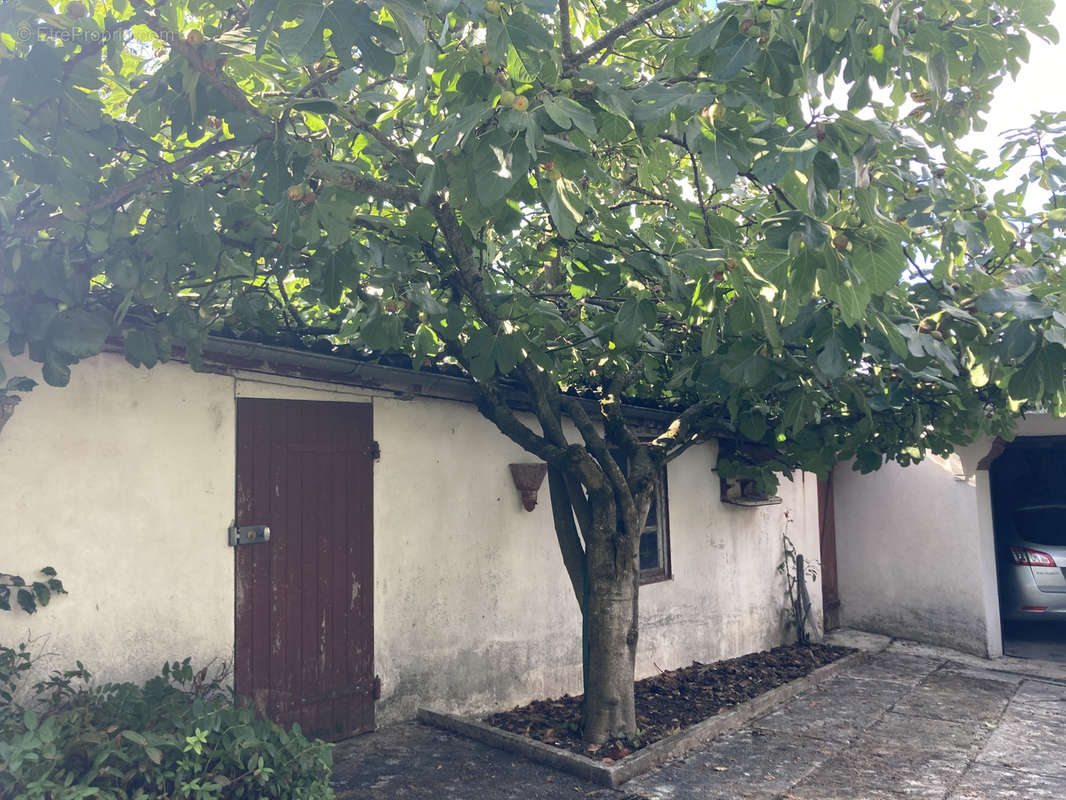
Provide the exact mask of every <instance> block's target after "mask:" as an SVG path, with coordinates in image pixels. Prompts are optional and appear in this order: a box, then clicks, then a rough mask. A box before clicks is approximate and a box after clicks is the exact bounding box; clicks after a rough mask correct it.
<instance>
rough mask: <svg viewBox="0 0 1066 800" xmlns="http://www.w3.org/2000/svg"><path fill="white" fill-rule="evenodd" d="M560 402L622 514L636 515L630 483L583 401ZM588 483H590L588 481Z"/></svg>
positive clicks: (565, 399) (570, 398) (574, 399)
mask: <svg viewBox="0 0 1066 800" xmlns="http://www.w3.org/2000/svg"><path fill="white" fill-rule="evenodd" d="M560 402H561V404H562V406H563V408H565V409H566V413H567V414H568V415H569V417H570V419H572V420H573V421H574V425H575V427H577V430H578V433H580V434H581V438H582V439H583V440H584V442H585V448H586V449H587V450H588V452H589V454H591V456H592V457H593V458H594V459H595V460H596V463H598V464H599V465H600V469H601V470H602V471H603V474H604V476H605V477H606V478H607V480H608V482H609V484H610V486H611V487H612V489H613V491H614V496H615V501H616V502H617V503H618V505H619V506H620V507H621V509H622V513H623V514H625V515H626V516H627V517H628V516H631V515H635V514H636V505H635V504H634V503H633V493H632V492H631V491H630V489H629V481H628V480H627V479H626V476H625V474H624V473H623V472H622V468H621V467H619V466H618V462H617V461H615V460H614V456H612V455H611V452H610V450H608V449H607V441H606V439H604V437H603V436H601V435H600V433H599V431H597V430H596V426H595V425H594V424H593V423H592V420H591V419H590V418H589V415H588V414H587V413H586V412H585V409H584V407H583V406H582V405H581V401H580V400H579V399H578V398H576V397H572V396H570V395H563V397H562V398H561V400H560ZM587 483H588V481H586V484H587Z"/></svg>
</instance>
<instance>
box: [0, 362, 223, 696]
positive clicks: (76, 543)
mask: <svg viewBox="0 0 1066 800" xmlns="http://www.w3.org/2000/svg"><path fill="white" fill-rule="evenodd" d="M3 363H4V368H5V369H6V370H7V374H8V375H9V376H10V375H29V376H31V377H35V378H37V379H38V380H39V376H40V372H39V369H38V368H37V365H35V364H33V363H31V362H29V361H27V360H25V359H12V358H9V357H5V358H4V359H3ZM234 447H235V445H234V404H233V379H232V378H226V377H222V376H218V375H203V374H197V373H194V372H192V371H191V370H190V369H189V368H188V367H184V366H177V365H163V366H160V367H157V368H155V369H154V370H152V371H151V372H148V371H146V370H144V369H140V370H135V369H134V368H133V367H131V366H129V365H128V364H127V363H126V362H125V361H124V360H123V359H122V358H119V357H114V356H105V357H99V358H94V359H90V360H89V361H86V362H83V363H81V364H78V365H76V366H75V367H74V368H73V377H72V378H71V382H70V385H69V386H68V387H66V388H63V389H56V388H52V387H49V386H46V385H44V383H43V382H41V385H39V386H38V387H37V388H36V389H34V390H33V391H32V392H30V393H29V394H27V395H25V397H24V399H23V401H22V402H21V403H20V404H19V405H18V407H17V408H16V409H15V413H14V415H13V416H12V418H11V419H10V420H9V421H8V423H7V425H6V426H5V427H4V429H3V431H0V571H4V572H14V573H16V574H21V575H23V576H24V577H27V578H30V577H31V575H36V572H37V570H38V569H39V568H41V567H43V566H45V565H51V566H53V567H55V568H56V570H57V571H58V573H59V577H60V579H61V580H62V581H63V583H64V584H65V586H66V588H67V590H68V591H69V594H68V595H66V596H60V597H57V598H56V599H54V600H53V601H52V603H51V604H49V606H48V607H47V608H44V609H42V610H41V611H40V612H39V613H37V614H35V615H33V616H29V615H27V614H25V613H24V612H22V611H21V610H17V611H13V612H11V613H7V612H0V642H3V643H5V644H12V643H14V642H18V641H27V640H29V641H31V642H32V650H33V652H34V653H35V654H36V655H38V656H43V658H42V660H41V662H40V665H39V666H40V668H41V669H45V670H49V669H53V668H65V667H68V666H71V665H72V663H73V661H74V660H75V659H80V660H82V661H83V662H84V663H85V665H86V667H87V668H88V669H89V670H90V671H91V672H93V673H94V674H96V675H98V676H100V677H101V678H104V679H109V680H142V679H144V678H147V677H149V676H151V675H153V674H158V671H159V669H160V668H161V667H162V665H163V662H164V661H166V660H172V659H175V658H178V659H180V658H184V657H185V656H192V658H193V660H194V661H195V662H196V663H199V664H203V663H205V662H207V661H209V660H211V659H216V658H217V659H220V660H225V661H230V660H231V658H232V649H233V555H232V550H231V549H230V548H229V547H228V546H227V544H226V529H227V528H228V527H229V525H230V524H231V522H232V519H233V510H234Z"/></svg>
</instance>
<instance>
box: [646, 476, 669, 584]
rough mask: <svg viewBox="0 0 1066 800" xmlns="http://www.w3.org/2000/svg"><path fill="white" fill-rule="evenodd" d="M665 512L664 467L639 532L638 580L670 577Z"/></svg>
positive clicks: (666, 578)
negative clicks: (641, 529) (642, 527)
mask: <svg viewBox="0 0 1066 800" xmlns="http://www.w3.org/2000/svg"><path fill="white" fill-rule="evenodd" d="M668 519H669V515H668V514H667V494H666V468H665V467H663V469H662V470H660V472H659V480H658V481H657V482H656V484H655V494H654V495H653V497H652V501H651V509H650V510H649V511H648V519H647V520H646V522H645V524H644V530H643V531H641V533H640V582H641V583H654V582H656V581H665V580H669V579H670V526H669V524H668Z"/></svg>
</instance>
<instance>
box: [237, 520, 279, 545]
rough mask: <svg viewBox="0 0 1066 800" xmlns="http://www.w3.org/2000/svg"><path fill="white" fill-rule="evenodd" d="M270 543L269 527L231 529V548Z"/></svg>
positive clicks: (246, 526) (249, 526)
mask: <svg viewBox="0 0 1066 800" xmlns="http://www.w3.org/2000/svg"><path fill="white" fill-rule="evenodd" d="M269 541H270V526H269V525H240V526H238V525H234V526H233V527H232V528H230V529H229V546H230V547H236V546H237V545H241V544H259V543H260V542H269Z"/></svg>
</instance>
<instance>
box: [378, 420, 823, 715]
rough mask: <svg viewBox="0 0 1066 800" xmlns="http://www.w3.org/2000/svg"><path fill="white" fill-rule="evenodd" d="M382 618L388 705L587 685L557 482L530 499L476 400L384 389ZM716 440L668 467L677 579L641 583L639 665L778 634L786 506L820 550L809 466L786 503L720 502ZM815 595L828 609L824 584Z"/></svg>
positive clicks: (806, 542)
mask: <svg viewBox="0 0 1066 800" xmlns="http://www.w3.org/2000/svg"><path fill="white" fill-rule="evenodd" d="M374 424H375V437H376V438H377V440H378V441H379V442H380V443H381V449H382V457H381V461H380V462H379V463H378V466H377V468H376V470H375V475H374V481H375V487H374V505H375V552H376V557H375V570H376V575H377V577H376V579H375V584H376V585H375V592H376V595H375V625H376V626H377V631H376V646H375V653H376V661H377V670H378V672H379V673H380V674H381V676H382V683H383V697H382V702H381V704H380V706H379V712H380V714H381V716H382V717H383V718H385V719H389V718H393V717H404V716H409V715H410V714H411V713H413V711H414V709H415V708H416V707H417V706H419V705H427V704H428V705H432V706H433V707H435V708H440V709H444V710H449V711H455V712H460V713H472V712H477V711H483V710H487V709H493V708H496V709H498V708H506V707H509V706H511V705H514V704H516V703H520V702H524V701H527V700H529V699H532V698H534V697H545V696H558V695H560V694H562V693H564V692H569V693H579V692H580V691H581V649H580V634H581V623H580V616H579V614H578V610H577V603H576V601H575V599H574V596H573V592H572V589H571V587H570V583H569V580H568V578H567V576H566V573H565V569H564V567H563V563H562V557H561V556H560V554H559V550H558V545H557V543H556V540H555V534H554V531H553V528H552V518H551V510H550V506H549V501H548V496H547V487H546V486H545V487H542V489H541V493H540V498H539V499H540V502H539V503H538V505H537V508H536V509H535V510H534V511H532V512H526V511H524V510H523V509H522V508H521V505H520V502H519V497H518V493H517V491H516V490H515V488H514V485H513V483H512V481H511V476H510V473H509V470H508V466H507V465H508V464H509V463H511V462H520V461H531V460H534V459H532V458H531V457H530V456H529V455H528V454H526V453H524V452H523V451H522V450H521V449H520V448H519V447H518V446H517V445H514V444H513V443H511V442H510V441H509V440H507V439H505V438H504V437H503V436H502V435H500V433H499V432H498V431H497V430H496V428H495V427H494V426H493V425H492V424H491V423H489V422H487V421H486V420H485V419H484V418H483V417H481V415H480V414H479V413H478V412H477V411H476V409H474V408H472V407H470V406H468V405H464V404H460V403H444V402H434V401H421V400H410V401H401V400H383V399H378V400H375V405H374ZM714 454H715V450H714V447H713V446H705V447H702V448H698V449H695V450H693V451H691V452H690V453H688V454H686V455H685V456H682V457H681V458H680V459H678V460H677V461H676V462H675V463H674V464H672V465H671V466H670V468H669V472H668V480H667V483H668V487H669V515H670V543H671V561H672V567H673V578H672V580H669V581H664V582H661V583H655V584H648V585H646V586H644V587H642V589H641V601H640V609H641V612H640V618H641V628H640V646H639V655H638V663H637V672H638V676H643V675H647V674H651V673H652V672H654V671H656V669H657V668H662V669H671V668H675V667H678V666H683V665H687V664H689V663H691V662H692V661H693V660H694V659H695V660H700V661H713V660H716V659H719V658H727V657H731V656H736V655H740V654H743V653H748V652H752V651H755V650H760V649H763V648H767V647H772V646H775V645H778V644H781V642H782V616H781V609H782V608H783V606H784V589H783V584H781V581H780V578H779V576H778V574H777V572H776V569H777V565H778V564H779V563H780V562H781V560H782V542H781V533H782V531H783V529H784V528H783V526H784V512H785V511H786V510H789V511H790V513H791V514H792V516H793V517H794V518H795V519H796V523H795V524H794V525H793V526H792V529H791V535H792V537H793V539H794V540H795V541H796V542H797V546H798V547H800V549H801V551H802V552H805V553H807V554H809V555H810V556H811V557H816V555H817V552H818V539H817V536H818V533H817V508H816V506H817V503H816V495H815V491H816V489H815V484H814V481H813V480H811V479H807V480H804V479H803V478H802V477H800V478H797V482H796V483H795V484H791V483H788V482H785V485H783V486H782V489H781V491H782V494H783V496H784V497H785V501H786V502H785V503H784V504H783V505H780V506H771V507H766V508H759V509H741V508H737V507H733V506H723V505H722V504H721V502H720V501H719V499H718V494H719V487H718V477H717V474H716V473H713V472H712V471H711V468H712V467H713V465H714ZM812 594H813V598H812V601H813V603H814V606H815V608H817V609H819V610H820V609H821V600H820V598H821V594H820V586H819V585H818V584H814V585H813V586H812Z"/></svg>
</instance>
